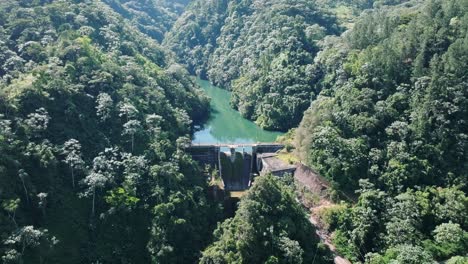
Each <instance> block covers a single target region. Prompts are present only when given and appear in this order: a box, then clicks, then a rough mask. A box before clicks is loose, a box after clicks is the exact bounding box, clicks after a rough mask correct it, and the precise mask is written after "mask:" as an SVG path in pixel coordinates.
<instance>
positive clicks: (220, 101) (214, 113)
mask: <svg viewBox="0 0 468 264" xmlns="http://www.w3.org/2000/svg"><path fill="white" fill-rule="evenodd" d="M197 82H198V84H199V85H200V86H201V87H202V89H203V90H204V91H205V93H206V94H207V95H208V96H209V97H211V116H210V119H209V120H208V121H207V122H206V124H204V126H203V127H202V128H200V129H201V130H199V131H196V132H195V134H194V137H193V141H192V142H193V143H194V144H230V143H232V144H242V143H256V142H274V141H275V140H276V137H278V136H280V135H282V133H280V132H272V131H266V130H263V129H261V128H260V127H259V126H257V125H256V124H255V123H254V122H252V121H249V120H247V119H245V118H243V117H242V116H241V115H240V114H239V112H237V111H235V110H234V109H232V108H231V107H230V106H229V100H230V97H231V93H230V92H228V91H226V90H224V89H221V88H219V87H216V86H213V85H211V84H210V83H209V82H208V81H205V80H200V79H197Z"/></svg>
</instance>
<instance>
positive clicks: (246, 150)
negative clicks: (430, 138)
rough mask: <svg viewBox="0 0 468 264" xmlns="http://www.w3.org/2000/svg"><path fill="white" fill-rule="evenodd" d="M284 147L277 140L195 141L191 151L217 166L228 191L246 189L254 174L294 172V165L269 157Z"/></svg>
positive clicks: (203, 162)
mask: <svg viewBox="0 0 468 264" xmlns="http://www.w3.org/2000/svg"><path fill="white" fill-rule="evenodd" d="M283 147H284V146H283V145H282V144H277V143H258V144H235V145H234V144H192V145H191V146H190V147H189V148H188V152H189V153H190V154H191V155H192V158H193V159H194V160H195V161H197V162H198V163H199V165H200V166H202V167H207V166H209V167H210V168H212V169H215V170H216V171H217V173H218V174H219V179H221V180H222V185H223V188H224V190H225V191H228V192H241V191H245V190H247V189H248V188H249V187H250V186H251V184H252V181H253V177H254V176H255V175H260V174H263V173H266V172H267V170H268V172H271V173H273V174H276V175H278V176H281V175H282V174H284V173H287V172H290V173H292V172H294V169H295V167H294V166H286V167H285V166H281V167H275V168H274V170H271V168H272V166H270V165H269V164H270V163H271V162H268V159H269V158H271V157H272V155H274V153H276V152H277V151H279V150H281V149H282V148H283Z"/></svg>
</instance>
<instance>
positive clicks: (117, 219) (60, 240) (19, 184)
mask: <svg viewBox="0 0 468 264" xmlns="http://www.w3.org/2000/svg"><path fill="white" fill-rule="evenodd" d="M0 21H1V23H0V35H1V37H0V40H1V42H0V45H1V50H0V52H1V55H0V65H1V69H0V75H1V77H2V79H1V82H0V92H1V94H0V108H1V114H0V126H1V129H0V175H1V176H0V199H1V214H0V240H1V241H2V245H1V246H0V255H2V262H3V263H18V262H19V263H148V262H150V261H153V262H155V263H190V262H194V261H195V260H196V259H197V258H198V256H199V252H200V251H201V250H202V249H203V247H204V245H206V243H207V242H208V241H207V240H205V237H209V236H210V234H211V230H212V229H213V228H214V227H215V225H216V220H217V219H216V215H217V214H216V213H215V212H216V211H217V206H216V205H214V204H213V203H211V202H210V200H207V195H206V191H205V189H206V182H205V180H204V178H203V177H201V173H200V171H199V169H198V167H197V166H195V164H194V162H193V161H192V160H191V159H190V158H189V157H188V155H187V154H185V152H184V148H185V147H186V145H187V143H186V142H187V141H189V140H190V131H191V128H190V124H191V122H192V120H197V119H199V118H200V117H202V116H204V115H207V113H208V112H207V111H208V99H207V98H206V97H205V96H203V95H202V94H201V92H200V91H199V90H198V88H196V86H195V84H194V82H193V81H192V80H191V78H189V76H188V75H187V72H186V71H185V70H184V68H183V67H181V66H178V65H177V64H175V63H174V61H173V59H172V57H171V56H170V54H167V53H166V52H165V51H164V49H163V48H161V47H160V46H159V45H158V44H157V43H156V42H155V41H153V40H151V39H150V38H148V37H147V36H146V35H144V34H143V33H141V32H140V31H138V30H137V29H135V28H134V27H133V26H132V24H131V23H130V20H126V19H124V17H123V16H121V15H120V14H119V13H116V12H114V11H113V9H112V8H111V7H110V6H108V5H106V4H105V3H104V2H99V1H87V2H84V3H81V2H79V1H46V2H44V1H42V2H39V1H34V2H31V1H13V0H12V1H2V3H1V4H0Z"/></svg>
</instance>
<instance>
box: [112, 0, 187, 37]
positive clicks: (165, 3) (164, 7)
mask: <svg viewBox="0 0 468 264" xmlns="http://www.w3.org/2000/svg"><path fill="white" fill-rule="evenodd" d="M190 1H191V0H144V1H141V0H140V1H132V0H104V2H105V3H107V4H108V5H109V6H110V7H112V8H113V9H114V11H116V12H117V13H119V14H120V15H122V16H123V17H125V18H127V19H129V20H130V21H131V23H132V25H134V26H135V27H137V28H138V29H139V30H140V31H141V32H143V33H145V34H147V35H148V36H150V37H151V38H153V39H155V40H157V41H158V42H161V41H162V40H163V39H164V34H165V33H166V32H167V31H169V30H170V29H171V27H172V25H173V24H174V22H175V21H176V20H177V18H178V16H179V15H180V14H182V12H183V11H184V9H185V7H186V6H187V5H188V4H189V3H190Z"/></svg>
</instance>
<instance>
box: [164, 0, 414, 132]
mask: <svg viewBox="0 0 468 264" xmlns="http://www.w3.org/2000/svg"><path fill="white" fill-rule="evenodd" d="M402 2H406V1H405V0H389V1H367V0H366V1H359V0H342V1H337V0H322V1H306V0H293V1H291V0H280V1H263V0H232V1H228V0H222V1H204V0H198V1H194V2H193V3H192V4H191V5H190V6H189V7H188V9H187V10H186V12H185V13H184V14H183V15H182V16H181V17H180V18H179V20H178V21H177V22H176V23H175V25H174V27H173V28H172V30H171V31H170V32H169V34H168V35H167V36H166V39H165V40H164V45H165V46H166V47H168V48H170V49H172V50H173V51H175V53H176V54H177V58H178V60H179V61H180V62H181V63H183V64H185V65H187V67H188V70H189V71H190V72H191V73H192V74H196V75H198V76H200V77H202V78H206V79H208V80H210V81H211V82H212V83H213V84H215V85H218V86H221V87H223V88H225V89H229V90H232V92H233V96H232V98H231V105H232V107H234V108H235V109H237V110H238V111H239V112H240V113H241V114H242V116H244V117H245V118H248V119H250V120H254V121H255V122H256V123H257V124H258V125H260V126H261V127H263V128H266V129H269V130H282V131H285V130H288V129H290V128H293V127H296V126H297V125H298V124H299V122H300V120H301V119H302V116H303V113H304V111H305V110H306V109H307V108H308V107H309V105H310V102H311V100H314V99H315V98H316V96H317V95H318V93H319V92H320V91H317V90H314V88H315V87H314V85H313V83H314V77H315V76H314V72H313V64H314V58H315V56H316V54H317V52H318V51H319V49H320V47H319V42H320V41H321V40H322V39H323V38H324V37H325V36H327V35H339V34H340V33H341V32H343V31H344V29H345V27H346V26H347V24H349V23H350V22H352V21H353V20H354V19H355V17H356V16H359V13H360V12H362V10H364V9H368V8H372V7H373V6H376V7H382V6H386V5H395V4H400V3H402Z"/></svg>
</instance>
